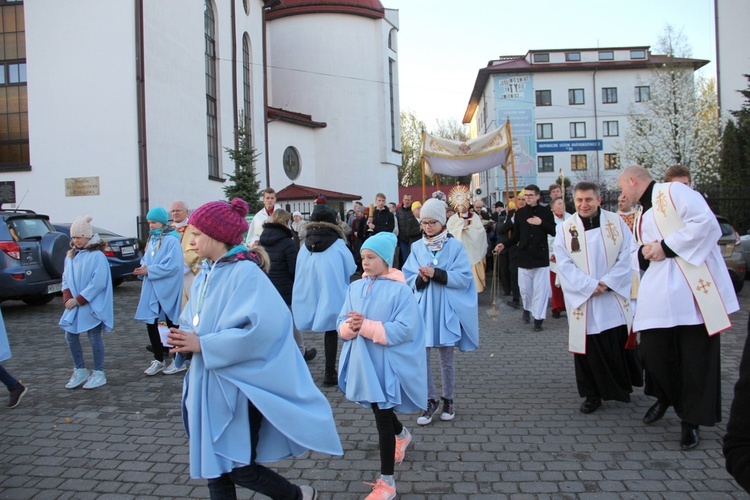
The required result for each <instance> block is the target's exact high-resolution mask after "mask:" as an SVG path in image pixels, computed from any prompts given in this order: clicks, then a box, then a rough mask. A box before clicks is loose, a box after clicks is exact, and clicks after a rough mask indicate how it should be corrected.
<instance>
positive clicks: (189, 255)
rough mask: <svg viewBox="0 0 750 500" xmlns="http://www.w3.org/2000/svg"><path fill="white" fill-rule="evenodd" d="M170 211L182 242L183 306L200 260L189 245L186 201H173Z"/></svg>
mask: <svg viewBox="0 0 750 500" xmlns="http://www.w3.org/2000/svg"><path fill="white" fill-rule="evenodd" d="M170 213H171V217H172V225H173V226H174V228H175V229H176V230H177V232H178V233H180V241H181V242H182V255H183V261H184V263H183V267H182V271H183V273H184V277H183V280H182V307H185V304H187V300H188V296H189V295H190V287H191V286H193V279H194V278H195V275H196V274H198V267H197V266H198V263H199V262H200V257H198V255H197V254H196V253H195V250H193V249H192V247H191V246H190V240H192V237H191V235H190V231H188V226H189V225H190V222H189V220H188V216H189V214H190V210H189V209H188V206H187V203H185V202H184V201H181V200H177V201H175V202H173V203H172V207H171V208H170Z"/></svg>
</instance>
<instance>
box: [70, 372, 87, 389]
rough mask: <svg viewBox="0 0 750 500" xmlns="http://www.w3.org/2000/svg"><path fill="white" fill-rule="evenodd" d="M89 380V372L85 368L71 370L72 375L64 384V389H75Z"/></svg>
mask: <svg viewBox="0 0 750 500" xmlns="http://www.w3.org/2000/svg"><path fill="white" fill-rule="evenodd" d="M88 378H89V371H88V370H87V369H86V368H73V375H71V377H70V380H68V383H67V384H65V388H66V389H75V388H76V387H78V386H79V385H81V384H82V383H84V382H86V379H88Z"/></svg>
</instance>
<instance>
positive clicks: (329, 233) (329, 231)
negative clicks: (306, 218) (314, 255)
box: [305, 222, 346, 252]
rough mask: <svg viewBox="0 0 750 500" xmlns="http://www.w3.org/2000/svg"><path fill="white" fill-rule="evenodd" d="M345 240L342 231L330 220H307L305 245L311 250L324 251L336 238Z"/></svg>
mask: <svg viewBox="0 0 750 500" xmlns="http://www.w3.org/2000/svg"><path fill="white" fill-rule="evenodd" d="M339 238H341V239H342V240H344V241H346V237H345V236H344V231H342V230H341V228H340V227H339V226H338V225H336V224H331V223H330V222H309V223H308V224H307V237H306V238H305V246H306V247H307V249H308V250H310V251H311V252H325V251H326V250H328V248H329V247H330V246H331V245H333V244H334V243H335V242H336V240H337V239H339Z"/></svg>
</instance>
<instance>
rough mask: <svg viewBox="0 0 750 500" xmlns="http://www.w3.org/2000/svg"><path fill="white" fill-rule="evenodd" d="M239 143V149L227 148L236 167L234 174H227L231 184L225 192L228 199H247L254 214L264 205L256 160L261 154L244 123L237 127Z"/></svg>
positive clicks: (226, 187) (225, 188)
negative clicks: (254, 146) (261, 198)
mask: <svg viewBox="0 0 750 500" xmlns="http://www.w3.org/2000/svg"><path fill="white" fill-rule="evenodd" d="M237 144H238V146H237V149H231V148H225V149H226V152H227V154H229V158H230V159H231V160H232V161H233V162H234V166H235V168H234V173H233V174H227V177H228V178H229V180H230V181H231V184H228V185H227V186H224V194H225V195H226V197H227V201H231V200H232V199H233V198H242V199H243V200H245V201H246V202H247V205H248V207H249V208H250V213H251V214H252V213H255V212H257V211H258V210H260V209H261V207H262V206H263V203H262V202H261V201H260V182H259V181H258V179H257V178H256V177H257V175H258V173H257V172H256V170H255V160H256V159H257V158H258V156H259V155H258V153H257V152H256V151H255V148H253V147H252V146H251V143H250V134H249V133H248V131H247V129H246V128H245V126H244V125H240V126H239V128H238V129H237Z"/></svg>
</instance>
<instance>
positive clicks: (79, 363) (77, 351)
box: [65, 323, 104, 371]
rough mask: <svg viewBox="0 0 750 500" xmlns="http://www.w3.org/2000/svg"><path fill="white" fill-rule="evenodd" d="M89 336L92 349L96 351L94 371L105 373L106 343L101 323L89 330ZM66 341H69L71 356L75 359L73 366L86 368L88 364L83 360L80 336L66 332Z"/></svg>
mask: <svg viewBox="0 0 750 500" xmlns="http://www.w3.org/2000/svg"><path fill="white" fill-rule="evenodd" d="M88 334H89V343H90V344H91V349H92V350H93V351H94V370H99V371H104V342H103V341H102V325H101V323H99V324H98V325H97V326H95V327H94V328H92V329H91V330H89V331H88ZM65 340H67V341H68V348H69V349H70V356H71V357H72V358H73V366H75V367H76V368H86V362H85V361H84V360H83V349H82V348H81V339H80V334H77V333H70V332H65Z"/></svg>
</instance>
